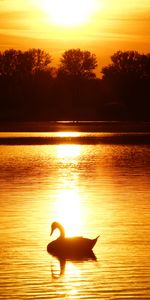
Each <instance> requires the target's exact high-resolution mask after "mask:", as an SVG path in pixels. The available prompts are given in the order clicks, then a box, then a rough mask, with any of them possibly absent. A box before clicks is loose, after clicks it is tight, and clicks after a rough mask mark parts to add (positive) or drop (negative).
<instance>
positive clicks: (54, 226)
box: [50, 222, 65, 237]
mask: <svg viewBox="0 0 150 300" xmlns="http://www.w3.org/2000/svg"><path fill="white" fill-rule="evenodd" d="M55 229H59V231H60V236H61V237H64V236H65V231H64V227H63V226H62V225H61V224H60V223H58V222H53V223H52V224H51V233H50V236H51V235H52V234H53V232H54V230H55Z"/></svg>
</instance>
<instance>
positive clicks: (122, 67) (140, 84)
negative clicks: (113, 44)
mask: <svg viewBox="0 0 150 300" xmlns="http://www.w3.org/2000/svg"><path fill="white" fill-rule="evenodd" d="M111 60H112V63H111V64H110V65H108V66H106V67H104V68H103V69H102V74H103V77H102V79H103V82H104V84H105V85H106V86H107V91H108V97H109V98H111V99H112V101H113V102H118V103H119V105H120V104H121V105H124V111H125V109H126V110H127V111H128V115H130V118H132V119H133V118H136V119H137V118H141V117H142V118H143V119H144V118H146V119H147V116H148V114H147V110H148V109H149V101H148V98H149V96H150V92H149V82H150V54H140V53H138V52H137V51H125V52H122V51H117V52H116V53H114V54H113V55H112V56H111Z"/></svg>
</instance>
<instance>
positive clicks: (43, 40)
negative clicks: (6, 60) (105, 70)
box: [0, 0, 150, 65]
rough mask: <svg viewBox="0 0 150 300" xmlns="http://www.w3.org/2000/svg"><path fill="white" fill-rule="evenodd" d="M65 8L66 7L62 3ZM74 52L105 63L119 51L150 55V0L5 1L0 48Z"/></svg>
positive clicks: (0, 19)
mask: <svg viewBox="0 0 150 300" xmlns="http://www.w3.org/2000/svg"><path fill="white" fill-rule="evenodd" d="M62 4H63V5H62ZM9 48H15V49H23V50H25V49H29V48H42V49H45V50H46V51H49V52H50V54H51V55H52V57H53V58H54V61H55V62H57V61H58V58H59V57H60V56H61V54H62V53H63V52H64V51H65V50H68V49H70V48H80V49H81V50H90V51H91V52H93V53H95V54H96V55H97V57H98V60H99V61H100V65H106V64H107V63H108V61H109V57H110V55H111V54H113V53H114V52H115V51H117V50H137V51H139V52H146V53H148V52H150V0H142V1H141V0H134V1H133V0H0V50H5V49H9Z"/></svg>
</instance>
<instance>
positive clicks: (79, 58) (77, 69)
mask: <svg viewBox="0 0 150 300" xmlns="http://www.w3.org/2000/svg"><path fill="white" fill-rule="evenodd" d="M60 62H61V64H60V68H59V74H63V75H67V76H71V77H79V78H86V79H91V78H95V73H94V72H93V70H94V69H95V68H96V67H97V59H96V56H95V54H92V53H91V52H90V51H81V50H80V49H70V50H67V51H65V52H64V54H63V55H62V57H61V59H60Z"/></svg>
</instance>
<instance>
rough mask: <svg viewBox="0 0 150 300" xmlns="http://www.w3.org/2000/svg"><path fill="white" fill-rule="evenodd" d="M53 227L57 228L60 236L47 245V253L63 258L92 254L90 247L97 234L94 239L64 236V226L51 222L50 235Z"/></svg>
mask: <svg viewBox="0 0 150 300" xmlns="http://www.w3.org/2000/svg"><path fill="white" fill-rule="evenodd" d="M55 229H59V231H60V236H59V237H58V238H57V239H56V240H54V241H52V242H50V243H49V244H48V245H47V251H48V252H49V253H51V254H52V255H55V256H59V257H65V258H66V257H69V258H75V257H78V258H79V257H88V256H89V257H90V256H93V255H94V253H93V251H92V249H93V247H94V246H95V244H96V242H97V239H98V237H99V236H98V237H96V238H95V239H89V238H84V237H81V236H76V237H65V230H64V227H63V226H62V224H60V223H58V222H53V223H52V224H51V233H50V236H51V235H52V234H53V232H54V231H55Z"/></svg>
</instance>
